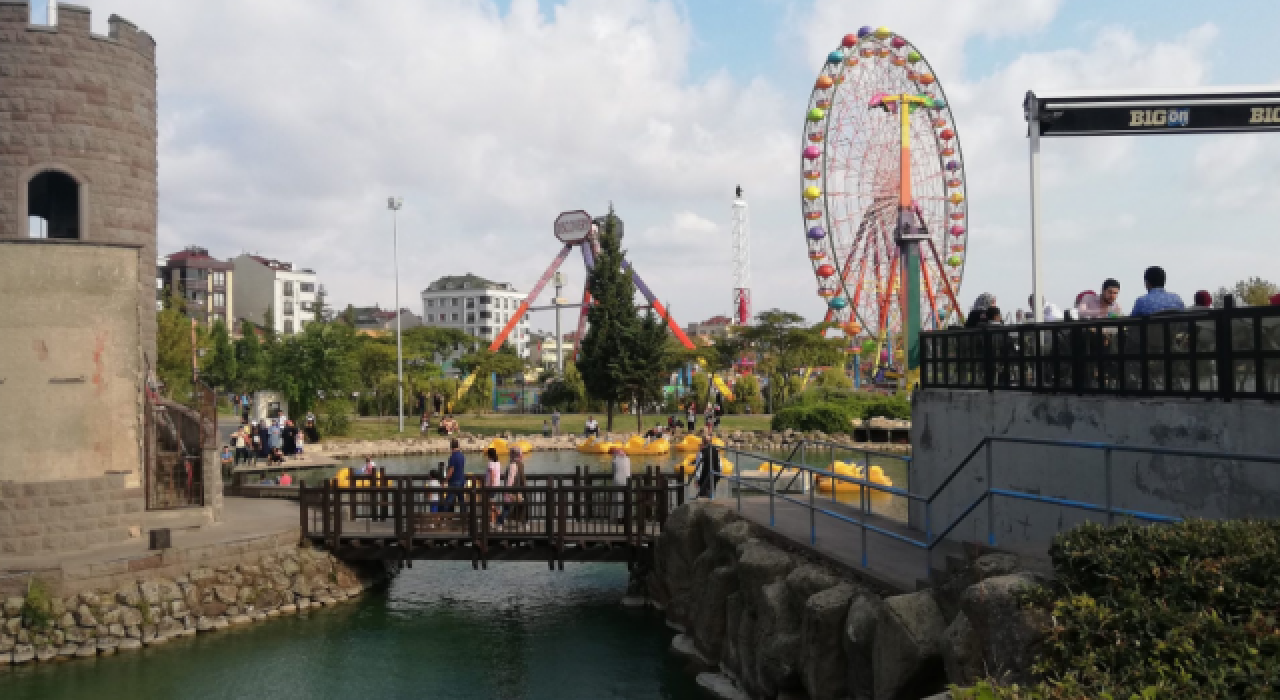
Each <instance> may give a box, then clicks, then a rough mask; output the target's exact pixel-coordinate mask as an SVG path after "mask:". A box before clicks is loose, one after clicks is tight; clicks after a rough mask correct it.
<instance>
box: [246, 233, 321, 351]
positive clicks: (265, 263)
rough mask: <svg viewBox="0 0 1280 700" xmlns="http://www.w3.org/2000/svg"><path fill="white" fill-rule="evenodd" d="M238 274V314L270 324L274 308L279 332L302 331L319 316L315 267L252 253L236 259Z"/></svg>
mask: <svg viewBox="0 0 1280 700" xmlns="http://www.w3.org/2000/svg"><path fill="white" fill-rule="evenodd" d="M231 262H232V263H233V264H234V267H235V275H236V298H235V309H236V316H237V318H243V319H248V320H250V321H252V322H254V323H256V324H259V325H266V318H267V314H268V312H270V315H271V319H272V327H273V328H274V330H275V331H276V332H277V333H283V334H285V335H292V334H294V333H298V332H301V331H302V329H303V328H304V327H305V326H306V325H307V324H308V323H310V322H312V321H314V320H316V300H317V297H318V292H319V291H320V285H319V283H318V282H317V281H316V273H315V271H314V270H308V269H305V268H295V267H294V266H293V263H288V262H282V261H280V260H272V259H270V258H264V257H262V256H260V255H250V254H248V253H244V254H241V255H240V256H238V257H236V258H234V259H232V261H231Z"/></svg>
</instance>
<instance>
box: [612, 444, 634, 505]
mask: <svg viewBox="0 0 1280 700" xmlns="http://www.w3.org/2000/svg"><path fill="white" fill-rule="evenodd" d="M609 454H611V455H613V464H612V466H613V485H614V486H626V485H627V481H628V480H630V479H631V458H630V457H628V456H627V453H626V451H625V450H623V449H622V448H621V447H614V448H611V449H610V450H609ZM624 498H626V495H624V494H617V495H616V496H614V503H616V504H617V505H615V506H614V513H613V517H614V519H615V520H621V519H622V516H623V513H625V512H626V510H625V505H624V504H623V503H622V499H624Z"/></svg>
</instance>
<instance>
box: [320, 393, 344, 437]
mask: <svg viewBox="0 0 1280 700" xmlns="http://www.w3.org/2000/svg"><path fill="white" fill-rule="evenodd" d="M318 410H319V414H318V420H317V421H316V423H317V427H318V428H319V429H320V436H321V437H328V436H335V435H346V434H347V433H349V432H351V402H350V401H348V400H346V399H342V398H333V399H325V400H324V401H323V402H322V403H321V404H320V406H319V409H318Z"/></svg>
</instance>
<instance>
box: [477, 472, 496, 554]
mask: <svg viewBox="0 0 1280 700" xmlns="http://www.w3.org/2000/svg"><path fill="white" fill-rule="evenodd" d="M479 495H480V512H479V514H478V516H479V518H480V568H482V569H486V570H487V569H488V568H489V513H490V512H491V511H492V510H493V506H492V505H491V504H490V502H489V487H488V486H481V487H480V489H479Z"/></svg>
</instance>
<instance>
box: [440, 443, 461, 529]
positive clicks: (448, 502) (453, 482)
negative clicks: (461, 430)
mask: <svg viewBox="0 0 1280 700" xmlns="http://www.w3.org/2000/svg"><path fill="white" fill-rule="evenodd" d="M445 480H446V481H447V482H448V487H449V488H450V489H461V488H464V487H466V485H467V458H466V457H465V456H463V454H462V448H461V447H459V446H458V439H457V438H454V439H452V440H450V441H449V473H448V476H447V478H446V479H445ZM461 497H462V494H460V493H458V492H457V491H450V492H449V495H447V496H445V498H444V507H443V508H442V510H444V511H445V512H446V513H447V512H450V511H452V510H453V504H454V503H455V502H457V501H458V500H459V499H460V498H461Z"/></svg>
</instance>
